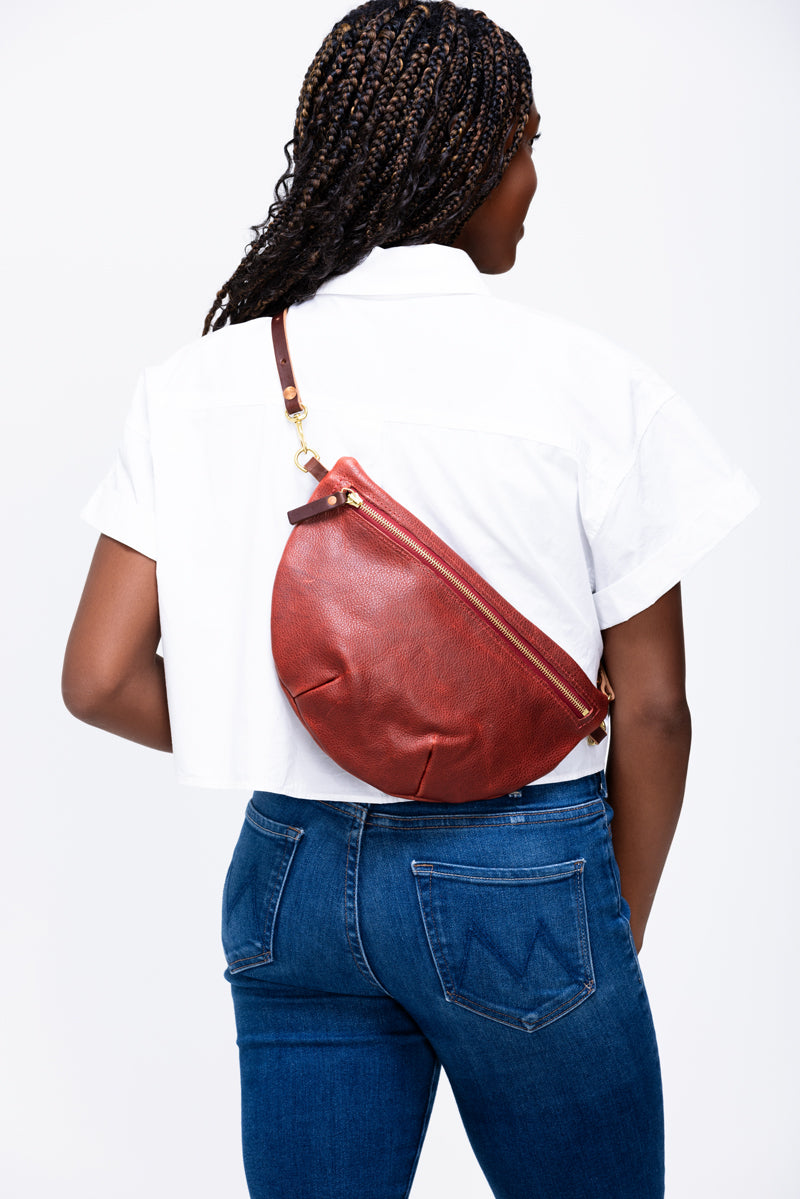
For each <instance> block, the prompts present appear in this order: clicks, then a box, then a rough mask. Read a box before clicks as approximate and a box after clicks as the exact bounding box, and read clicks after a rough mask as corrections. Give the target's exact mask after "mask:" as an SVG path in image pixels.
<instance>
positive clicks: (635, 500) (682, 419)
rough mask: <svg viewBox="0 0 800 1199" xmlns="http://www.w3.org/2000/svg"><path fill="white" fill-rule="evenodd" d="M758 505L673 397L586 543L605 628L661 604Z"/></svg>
mask: <svg viewBox="0 0 800 1199" xmlns="http://www.w3.org/2000/svg"><path fill="white" fill-rule="evenodd" d="M759 502H760V496H759V494H758V492H757V491H756V489H755V487H754V486H753V484H752V483H751V482H750V480H749V479H748V477H747V476H746V475H745V473H744V471H742V470H741V469H740V468H739V467H738V466H736V464H735V463H733V462H731V461H730V459H729V458H728V457H727V455H726V454H725V452H724V451H723V450H722V448H721V447H720V445H719V444H718V443H717V441H716V439H715V438H714V436H713V435H712V434H711V432H710V431H709V429H708V428H707V427H706V426H705V425H704V424H703V423H702V421H701V420H700V418H699V417H698V416H697V414H696V413H695V411H694V410H693V408H692V407H691V406H690V405H689V404H688V403H687V401H686V400H684V399H682V397H680V396H678V395H676V394H674V393H672V394H671V395H670V396H669V398H667V399H666V400H665V401H664V402H663V403H661V404H660V405H659V407H658V408H657V409H656V411H655V413H654V414H653V416H652V418H651V419H650V420H649V422H648V423H647V425H646V427H645V429H644V431H643V432H642V435H641V437H640V439H639V443H638V446H637V447H636V450H635V456H634V459H633V462H632V465H630V467H629V468H628V470H627V471H626V472H625V474H624V476H623V477H622V478H621V480H620V481H619V483H618V485H617V486H616V489H615V490H614V493H613V495H612V497H611V501H610V504H609V506H608V509H607V511H606V512H605V514H604V516H603V519H602V521H601V523H600V525H599V527H598V528H597V529H596V531H595V532H594V533H593V534H591V535H589V538H588V539H589V546H590V550H591V555H592V563H593V573H594V603H595V609H596V612H597V618H598V623H599V626H600V628H601V629H605V628H608V627H609V626H611V625H615V624H620V623H621V622H622V621H624V620H628V619H629V618H630V617H631V616H634V615H635V614H636V613H637V612H641V611H643V610H644V609H645V608H647V607H649V606H650V605H651V604H653V603H655V601H656V600H657V599H658V598H659V596H661V595H663V594H664V593H665V592H666V591H668V590H669V589H670V588H671V587H674V586H675V584H676V583H678V582H680V580H681V578H682V577H683V575H684V574H685V573H686V571H687V570H688V569H689V568H690V567H691V566H693V565H694V563H695V562H697V561H698V560H699V559H700V558H702V557H703V556H704V555H705V554H706V553H707V552H708V551H709V550H710V549H712V548H713V547H714V546H715V545H716V544H717V542H719V541H721V539H722V538H723V537H725V535H726V534H727V533H729V532H730V531H731V529H733V528H734V527H735V526H736V525H738V524H739V523H740V522H741V521H742V520H743V519H744V518H745V516H747V515H748V513H750V512H751V511H752V510H753V509H754V508H756V507H757V505H758V504H759Z"/></svg>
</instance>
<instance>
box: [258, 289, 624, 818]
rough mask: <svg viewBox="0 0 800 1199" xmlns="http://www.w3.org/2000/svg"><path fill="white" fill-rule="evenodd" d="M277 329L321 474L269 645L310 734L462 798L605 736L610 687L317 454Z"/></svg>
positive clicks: (280, 361) (293, 406) (404, 789)
mask: <svg viewBox="0 0 800 1199" xmlns="http://www.w3.org/2000/svg"><path fill="white" fill-rule="evenodd" d="M272 338H273V345H274V349H275V358H276V361H277V365H278V374H279V377H280V382H281V386H282V388H283V398H284V402H285V405H286V414H287V416H288V417H289V419H290V420H291V421H293V422H294V424H295V428H296V429H297V433H298V436H299V438H300V448H299V449H298V451H297V453H296V454H295V463H296V465H297V466H298V467H299V468H300V469H301V470H305V471H308V472H309V473H311V474H312V475H313V476H314V478H315V479H316V480H317V487H316V489H315V491H314V493H313V495H312V496H311V500H310V502H309V503H308V504H305V505H304V506H302V507H300V508H296V509H294V510H293V511H291V512H289V514H288V515H289V521H290V523H291V524H292V525H293V526H294V528H293V529H292V532H291V533H290V535H289V539H288V541H287V543H286V548H285V549H284V552H283V556H282V558H281V560H280V564H279V566H278V570H277V573H276V577H275V582H274V586H273V594H272V618H271V629H272V654H273V658H274V661H275V667H276V670H277V674H278V678H279V680H280V683H281V686H282V688H283V690H284V692H285V693H286V695H287V697H288V699H289V702H290V703H291V705H292V707H293V709H294V711H295V712H296V713H297V715H298V716H299V718H300V720H301V721H302V722H303V724H304V725H305V727H306V729H307V730H308V732H309V733H310V734H311V736H312V737H313V738H314V740H315V741H316V742H317V744H318V745H319V746H320V747H321V748H322V749H323V750H324V751H325V753H327V754H328V755H329V756H330V757H331V758H332V759H333V760H334V761H335V762H337V763H338V764H339V766H341V767H343V768H344V769H345V770H347V771H349V773H350V774H353V775H355V776H356V778H359V779H362V780H363V781H364V782H366V783H369V784H370V785H371V786H373V787H376V788H377V789H378V790H379V791H382V792H385V793H386V794H388V795H393V796H397V797H398V798H402V799H416V800H427V801H430V802H443V803H462V802H464V801H467V800H475V799H492V798H497V797H499V796H501V795H505V794H507V793H508V792H509V791H515V790H518V789H519V788H521V787H523V786H524V785H525V784H526V783H530V782H532V781H534V780H535V779H537V778H540V777H541V776H542V775H544V774H547V773H548V772H549V771H551V770H552V769H553V768H554V767H555V766H556V765H557V764H558V763H559V762H560V761H561V760H562V759H563V758H564V757H565V756H566V755H567V754H568V753H569V752H570V751H571V750H572V749H573V748H574V747H575V746H576V745H577V744H578V743H579V742H580V741H581V740H582V739H583V738H584V737H586V738H587V739H588V740H589V741H590V743H593V744H594V743H598V742H599V741H601V740H602V739H603V738H604V737H605V736H606V727H605V717H606V715H607V713H608V703H609V694H610V696H611V698H613V692H611V691H610V688H608V692H609V694H606V693H605V692H604V691H603V690H600V688H599V687H596V686H595V685H594V684H593V683H592V682H591V680H590V679H589V677H588V676H587V675H586V674H585V673H584V671H583V670H582V669H581V667H580V666H579V665H578V663H577V662H576V661H575V660H574V659H573V658H572V657H571V656H570V655H569V654H568V653H566V651H565V650H563V649H562V648H561V647H560V646H559V645H558V644H556V642H555V641H553V640H552V639H551V638H550V637H548V636H547V635H546V634H545V633H544V632H543V631H542V630H541V629H539V628H537V627H536V625H535V624H532V623H531V622H530V621H529V620H528V619H527V618H526V617H525V616H523V615H522V613H520V612H518V611H517V610H516V608H514V607H512V605H511V604H510V603H508V601H507V600H505V599H504V598H503V597H502V596H501V595H500V594H498V592H497V591H495V590H494V589H493V588H492V587H491V586H490V585H489V583H487V582H486V580H485V579H483V578H482V577H481V576H480V575H479V574H478V573H477V572H476V571H474V570H473V569H472V567H470V566H469V565H468V564H467V563H466V562H465V561H464V560H463V558H461V557H460V556H459V555H458V554H457V553H455V551H454V550H453V549H451V548H450V546H448V545H447V544H446V543H445V542H444V541H442V540H441V539H440V538H439V537H437V535H436V534H435V533H434V532H433V531H432V530H431V529H429V528H428V527H427V526H426V525H424V524H423V523H422V521H420V520H418V519H417V517H415V516H414V515H413V514H412V513H411V512H409V511H408V510H407V509H406V508H403V507H402V506H401V505H400V504H398V503H397V501H396V500H394V499H393V498H392V497H391V496H390V495H388V494H387V493H386V492H385V491H382V490H381V488H380V487H379V486H378V485H377V484H376V483H374V482H373V481H372V479H370V478H369V476H368V475H367V474H366V473H365V471H364V470H363V468H362V467H361V466H360V465H359V463H358V462H357V461H356V460H355V459H354V458H340V459H339V461H338V462H336V464H335V465H334V466H333V467H332V469H331V470H327V469H326V468H325V467H324V466H323V465H322V464H321V462H320V461H319V457H318V455H317V454H316V452H315V451H314V450H311V449H310V448H309V447H308V445H307V444H306V441H305V436H304V434H303V428H302V422H303V420H304V419H305V417H306V415H307V409H306V408H305V406H304V405H303V403H302V401H301V399H300V396H299V393H298V390H297V384H296V382H295V378H294V372H293V370H292V364H291V358H290V356H289V347H288V343H287V340H286V312H285V311H284V312H282V313H281V314H280V315H278V316H275V317H273V318H272ZM601 675H602V671H601ZM603 678H604V676H603ZM598 681H599V682H602V681H603V679H602V678H601V679H600V680H598Z"/></svg>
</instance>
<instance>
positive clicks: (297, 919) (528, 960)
mask: <svg viewBox="0 0 800 1199" xmlns="http://www.w3.org/2000/svg"><path fill="white" fill-rule="evenodd" d="M612 817H613V811H612V808H611V806H610V804H609V802H608V799H607V790H606V781H605V775H604V773H603V772H602V771H601V772H599V773H597V774H593V775H589V776H587V777H585V778H582V779H576V780H571V781H569V782H557V783H542V784H539V785H534V786H529V787H525V788H524V789H523V790H522V791H521V792H516V793H514V794H513V795H506V796H502V797H501V798H500V799H497V800H479V801H471V802H467V803H463V804H458V805H452V804H430V803H422V802H416V801H415V802H412V803H389V804H362V803H344V802H341V803H340V802H330V801H325V802H321V801H316V800H307V799H295V798H291V797H289V796H286V795H274V794H271V793H269V792H263V791H256V792H255V793H254V794H253V796H252V798H251V800H250V801H249V802H248V804H247V810H246V813H245V819H244V824H243V827H242V831H241V835H240V837H239V840H238V842H237V844H236V847H235V850H234V853H233V859H232V861H231V865H230V869H229V871H228V876H227V878H226V880H225V887H224V893H223V903H222V906H223V916H222V940H223V946H224V950H225V957H226V960H227V969H226V970H225V978H226V979H227V981H228V982H229V983H230V984H231V991H232V996H233V1004H234V1012H235V1018H236V1030H237V1044H238V1046H239V1061H240V1069H241V1086H242V1140H243V1151H244V1163H245V1172H246V1175H247V1181H248V1186H249V1188H250V1195H251V1196H252V1197H253V1199H267V1197H268V1196H269V1197H270V1199H404V1197H405V1196H408V1195H409V1193H410V1190H411V1184H412V1180H413V1177H414V1171H415V1169H416V1165H417V1161H418V1158H419V1153H420V1149H421V1147H422V1142H423V1139H424V1137H425V1132H426V1127H427V1124H428V1118H429V1116H430V1112H431V1108H432V1105H433V1101H434V1096H435V1093H436V1085H437V1082H438V1079H439V1071H440V1069H441V1067H444V1069H445V1071H446V1072H447V1077H448V1079H449V1081H450V1084H451V1086H452V1090H453V1094H454V1096H455V1099H456V1102H457V1104H458V1108H459V1111H460V1114H461V1118H462V1120H463V1122H464V1127H465V1129H466V1132H467V1135H468V1137H469V1140H470V1143H471V1145H472V1148H473V1150H474V1152H475V1154H476V1157H477V1159H478V1162H479V1163H480V1166H481V1169H482V1170H483V1172H484V1174H485V1176H486V1178H487V1180H488V1183H489V1186H490V1187H491V1189H492V1191H493V1193H494V1195H495V1196H496V1199H534V1197H535V1199H578V1196H580V1197H581V1199H585V1197H586V1196H587V1195H590V1196H592V1199H660V1197H661V1196H663V1194H664V1139H663V1109H662V1094H661V1075H660V1067H659V1057H658V1048H657V1045H656V1037H655V1032H654V1029H653V1022H652V1018H651V1013H650V1005H649V1003H648V999H647V994H646V991H645V986H644V982H643V979H642V974H641V971H640V968H639V963H638V960H637V956H636V950H635V947H634V943H633V938H632V936H631V931H630V925H629V922H628V917H629V915H630V909H629V908H628V905H627V903H626V901H625V899H624V898H623V897H622V896H621V894H620V886H619V871H618V869H617V864H616V861H615V859H614V853H613V849H612V843H611V835H610V824H611V821H612Z"/></svg>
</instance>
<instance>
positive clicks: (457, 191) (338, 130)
mask: <svg viewBox="0 0 800 1199" xmlns="http://www.w3.org/2000/svg"><path fill="white" fill-rule="evenodd" d="M532 103H533V96H532V89H531V73H530V66H529V64H528V60H527V58H526V56H525V53H524V51H523V50H522V48H521V47H520V45H519V44H518V42H517V41H516V40H515V39H514V38H513V37H512V36H511V34H509V33H506V32H505V30H502V29H500V28H499V27H498V26H497V25H495V24H494V22H493V21H490V20H489V18H488V17H487V16H486V14H485V13H482V12H477V11H474V10H473V9H468V8H459V7H457V6H456V5H455V4H451V3H449V0H441V2H440V3H437V2H434V0H430V2H426V3H418V2H417V0H369V2H368V3H366V4H362V5H360V6H359V7H358V8H354V9H353V10H352V12H350V13H348V14H347V16H346V17H344V18H343V19H342V20H341V21H339V22H338V23H337V24H336V25H334V27H333V29H332V30H331V32H330V33H329V34H328V36H327V37H326V39H325V41H324V42H323V43H322V46H321V47H320V49H319V50H318V52H317V54H316V56H315V58H314V61H313V62H312V64H311V66H310V67H309V69H308V71H307V73H306V77H305V80H304V81H303V87H302V90H301V92H300V100H299V103H298V106H297V115H296V118H295V124H294V134H293V137H292V139H291V140H290V141H289V142H287V143H286V146H285V147H284V153H285V154H286V159H287V163H288V167H287V170H286V171H285V172H284V174H283V175H282V176H281V178H280V179H279V180H278V183H277V185H276V187H275V199H274V201H273V203H272V204H271V205H270V208H269V211H268V215H267V218H266V220H265V221H263V222H262V223H261V224H260V225H253V226H252V231H253V234H254V235H255V236H254V238H253V240H252V242H251V243H250V244H249V245H248V246H247V248H246V251H245V255H244V258H243V259H242V261H241V262H240V264H239V266H238V267H237V268H236V270H235V271H234V273H233V275H232V276H231V277H230V279H228V281H227V282H226V283H225V284H224V285H223V286H222V287H221V288H220V290H219V291H218V292H217V295H216V298H215V300H214V303H213V305H212V306H211V310H210V311H209V313H208V315H207V316H206V319H205V324H204V326H203V333H204V334H205V333H208V331H209V330H210V329H220V328H222V326H223V325H225V324H228V323H230V324H237V323H239V322H242V321H247V320H251V319H252V318H253V317H257V316H264V315H267V316H271V315H274V314H275V313H276V312H280V311H281V310H282V309H283V308H285V307H287V306H288V305H290V304H295V303H298V302H299V301H301V300H306V299H309V298H310V297H311V296H313V295H314V293H315V292H316V290H317V289H318V288H319V287H320V285H321V284H322V283H324V282H325V280H326V279H330V278H332V277H333V276H335V275H340V274H343V273H344V272H346V271H349V270H351V269H352V268H353V267H354V266H356V265H357V264H358V263H359V262H360V261H361V260H362V259H363V258H365V257H366V255H367V254H368V253H369V252H370V250H372V249H373V247H374V246H385V247H389V246H407V245H418V244H420V243H423V242H440V243H442V244H444V245H448V244H450V243H451V242H452V241H454V240H455V238H456V237H457V236H458V234H459V232H460V230H461V228H462V226H463V225H464V224H465V222H466V221H467V220H468V219H469V217H470V216H471V215H472V213H473V212H474V211H475V209H476V208H478V206H479V205H480V204H481V203H482V202H483V200H485V199H486V197H487V196H488V194H489V192H490V191H491V190H492V188H493V187H495V185H496V184H497V183H498V182H499V180H500V178H501V176H502V174H503V171H504V170H505V168H506V166H507V164H508V162H509V160H510V159H511V157H512V155H513V154H514V153H515V152H516V150H517V147H518V146H519V143H520V140H521V138H522V133H523V130H524V128H525V125H526V123H527V120H528V116H529V114H530V108H531V105H532ZM509 139H510V140H509ZM290 151H291V152H290Z"/></svg>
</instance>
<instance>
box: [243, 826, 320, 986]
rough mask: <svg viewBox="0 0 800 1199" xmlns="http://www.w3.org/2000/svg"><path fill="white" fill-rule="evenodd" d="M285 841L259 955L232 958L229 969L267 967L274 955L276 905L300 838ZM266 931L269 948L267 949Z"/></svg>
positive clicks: (265, 919) (262, 933) (266, 915)
mask: <svg viewBox="0 0 800 1199" xmlns="http://www.w3.org/2000/svg"><path fill="white" fill-rule="evenodd" d="M251 823H252V821H251ZM255 827H256V828H258V827H259V826H258V825H255ZM261 831H262V832H264V831H269V830H264V829H262V830H261ZM298 831H299V832H300V836H302V834H303V830H302V829H300V830H298ZM276 835H277V836H281V835H282V834H280V833H278V834H276ZM286 840H287V841H288V842H289V844H288V845H284V847H283V856H282V858H281V861H280V865H279V866H278V869H277V871H276V873H275V884H274V886H273V888H272V894H271V896H270V900H269V904H268V905H267V911H266V913H265V915H264V927H263V929H262V930H261V944H262V946H263V947H264V948H262V950H261V953H252V954H249V955H248V956H247V957H243V958H234V959H233V961H232V962H228V967H229V968H230V967H232V966H238V965H240V963H242V962H260V963H261V965H263V966H268V965H269V963H270V962H271V961H272V960H273V956H274V955H273V953H272V936H273V932H274V929H275V916H276V915H277V910H278V904H279V903H280V898H281V895H282V894H283V888H284V886H285V884H286V877H287V875H288V873H289V867H290V866H291V864H292V861H293V859H294V855H295V850H296V849H297V844H298V842H299V840H300V837H287V838H286ZM287 856H288V860H287ZM268 930H269V947H268V948H267V947H266V946H267V931H268Z"/></svg>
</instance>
